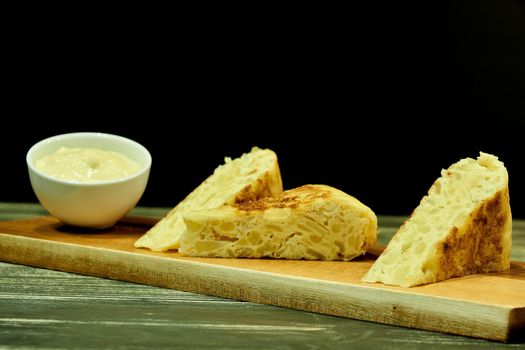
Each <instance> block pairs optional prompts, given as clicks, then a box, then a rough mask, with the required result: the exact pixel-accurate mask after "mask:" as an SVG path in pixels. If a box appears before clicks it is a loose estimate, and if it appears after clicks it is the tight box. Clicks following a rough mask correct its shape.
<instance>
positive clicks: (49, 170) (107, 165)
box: [35, 147, 140, 182]
mask: <svg viewBox="0 0 525 350" xmlns="http://www.w3.org/2000/svg"><path fill="white" fill-rule="evenodd" d="M35 165H36V167H37V169H38V170H40V171H41V172H43V173H45V174H47V175H49V176H53V177H56V178H59V179H62V180H68V181H78V182H90V181H104V180H114V179H118V178H122V177H126V176H129V175H132V174H134V173H136V172H137V171H139V169H140V164H139V163H137V162H135V161H133V160H131V159H130V158H128V157H126V156H125V155H123V154H120V153H118V152H113V151H104V150H101V149H97V148H68V147H61V148H60V149H58V151H56V152H55V153H51V154H50V155H47V156H44V157H42V158H40V159H39V160H37V161H36V163H35Z"/></svg>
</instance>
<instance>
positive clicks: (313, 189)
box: [235, 185, 332, 211]
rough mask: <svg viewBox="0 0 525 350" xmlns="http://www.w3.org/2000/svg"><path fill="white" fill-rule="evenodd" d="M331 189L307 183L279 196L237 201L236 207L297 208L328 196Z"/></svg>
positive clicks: (257, 208) (253, 208) (255, 208)
mask: <svg viewBox="0 0 525 350" xmlns="http://www.w3.org/2000/svg"><path fill="white" fill-rule="evenodd" d="M331 194H332V193H331V192H330V190H327V189H325V188H322V187H319V186H312V185H305V186H301V187H297V188H294V189H293V190H288V191H285V192H283V193H282V194H281V195H279V196H277V197H266V198H263V199H261V200H258V201H250V202H242V203H236V204H235V207H236V208H237V209H239V210H243V211H259V210H261V211H262V210H268V209H271V208H291V209H293V208H297V207H298V206H299V205H300V204H301V205H305V204H307V203H310V202H313V201H314V200H316V199H323V198H328V197H329V196H330V195H331Z"/></svg>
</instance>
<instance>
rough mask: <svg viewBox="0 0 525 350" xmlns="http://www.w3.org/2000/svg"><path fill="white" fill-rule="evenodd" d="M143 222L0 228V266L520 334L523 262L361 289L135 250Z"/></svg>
mask: <svg viewBox="0 0 525 350" xmlns="http://www.w3.org/2000/svg"><path fill="white" fill-rule="evenodd" d="M150 224H151V220H148V221H146V222H145V221H144V220H142V219H136V218H128V219H127V220H126V222H122V223H120V224H119V225H117V226H115V227H114V228H112V229H108V230H105V231H96V232H94V231H86V230H79V229H75V228H71V227H67V226H63V225H62V224H61V223H60V222H58V221H57V220H56V219H54V218H51V217H41V218H38V219H31V220H17V221H4V222H1V223H0V232H3V234H0V259H2V260H4V261H9V262H15V263H20V264H26V265H32V266H40V267H46V268H51V269H56V270H63V271H69V272H76V273H81V274H87V275H93V276H100V277H107V278H112V279H117V280H124V281H131V282H136V283H142V284H149V285H154V286H161V287H168V288H175V289H179V290H185V291H192V292H199V293H205V294H209V295H216V296H222V297H227V298H233V299H238V300H247V301H253V302H257V303H265V304H271V305H277V306H284V307H287V308H293V309H299V310H306V311H312V312H316V313H322V314H328V315H335V316H342V317H349V318H357V319H361V320H367V321H373V322H380V323H387V324H394V325H401V326H405V327H413V328H420V329H428V330H433V331H439V332H446V333H454V334H462V335H467V336H471V337H479V338H486V339H493V340H500V341H508V340H512V338H515V337H517V336H519V335H521V333H523V332H524V329H525V295H524V294H523V290H525V288H524V287H525V263H518V262H515V263H513V264H512V268H511V270H510V271H508V272H505V273H499V274H482V275H473V276H467V277H463V278H456V279H451V280H448V281H443V282H440V283H435V284H430V285H426V286H421V287H415V288H409V289H406V288H398V287H389V286H384V285H381V284H374V285H372V284H363V283H361V282H360V281H359V280H360V278H361V277H362V276H363V275H364V273H365V272H366V271H367V270H368V268H369V267H370V265H371V263H372V262H373V259H372V258H371V257H363V258H360V259H357V260H356V261H352V262H320V261H286V260H270V259H204V258H184V257H180V256H179V255H178V254H177V253H175V252H169V253H153V252H149V251H147V250H143V249H135V248H134V247H133V242H134V241H135V240H136V239H137V238H138V237H139V236H140V235H141V234H142V233H143V232H145V230H146V229H147V228H148V227H149V225H150Z"/></svg>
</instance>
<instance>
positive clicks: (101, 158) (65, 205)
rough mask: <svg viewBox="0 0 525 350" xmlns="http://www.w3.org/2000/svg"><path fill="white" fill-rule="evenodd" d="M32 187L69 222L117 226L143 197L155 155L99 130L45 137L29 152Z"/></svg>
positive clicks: (40, 197) (47, 208) (121, 138)
mask: <svg viewBox="0 0 525 350" xmlns="http://www.w3.org/2000/svg"><path fill="white" fill-rule="evenodd" d="M26 161H27V167H28V170H29V179H30V180H31V186H32V187H33V190H34V192H35V194H36V196H37V198H38V200H39V201H40V203H41V204H42V205H43V206H44V208H46V210H47V211H49V213H50V214H51V215H53V216H55V217H57V218H58V219H60V220H61V221H62V222H63V223H65V224H68V225H73V226H79V227H87V228H94V229H101V228H106V227H110V226H112V225H114V224H115V223H116V222H117V221H118V220H119V219H121V218H122V217H123V216H124V215H126V213H127V212H128V211H129V210H131V209H132V208H133V207H135V205H136V204H137V202H138V201H139V199H140V198H141V197H142V194H143V193H144V190H145V189H146V185H147V183H148V178H149V172H150V168H151V155H150V153H149V152H148V150H147V149H146V148H145V147H144V146H142V145H141V144H139V143H137V142H135V141H133V140H131V139H128V138H125V137H122V136H118V135H112V134H106V133H98V132H78V133H70V134H62V135H57V136H53V137H49V138H47V139H44V140H42V141H40V142H38V143H36V144H35V145H33V147H31V148H30V149H29V151H28V152H27V156H26Z"/></svg>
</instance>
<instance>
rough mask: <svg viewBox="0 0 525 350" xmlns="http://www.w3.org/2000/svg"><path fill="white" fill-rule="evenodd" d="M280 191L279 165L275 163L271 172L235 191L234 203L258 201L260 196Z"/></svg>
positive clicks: (263, 196)
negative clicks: (237, 191)
mask: <svg viewBox="0 0 525 350" xmlns="http://www.w3.org/2000/svg"><path fill="white" fill-rule="evenodd" d="M282 191H283V184H282V180H281V173H280V171H279V165H278V164H277V163H276V164H275V167H274V169H273V172H272V173H270V172H268V173H265V174H264V176H263V177H262V178H259V179H257V181H256V182H255V183H253V184H249V185H247V186H246V187H244V188H243V189H242V190H241V191H240V192H239V193H237V195H236V196H235V200H234V203H243V202H249V201H258V200H259V199H261V198H265V197H273V196H276V195H278V194H280V193H281V192H282Z"/></svg>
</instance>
